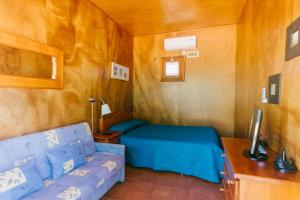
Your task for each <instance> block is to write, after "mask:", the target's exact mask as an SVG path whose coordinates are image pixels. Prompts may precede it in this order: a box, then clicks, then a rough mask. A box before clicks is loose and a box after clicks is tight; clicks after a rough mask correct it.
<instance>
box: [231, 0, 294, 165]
mask: <svg viewBox="0 0 300 200" xmlns="http://www.w3.org/2000/svg"><path fill="white" fill-rule="evenodd" d="M299 16H300V1H298V0H280V1H278V0H268V1H260V0H249V1H248V3H247V5H246V7H245V9H244V11H243V13H242V16H241V19H240V22H239V25H238V28H237V70H236V78H237V80H236V115H235V118H236V123H235V133H236V136H240V137H245V136H246V135H247V131H248V127H249V120H250V114H251V111H252V110H253V108H255V107H261V108H263V110H264V118H263V125H262V134H264V135H265V136H266V137H267V138H268V140H269V142H270V143H271V144H272V147H274V149H277V148H278V145H277V144H278V142H276V141H278V140H280V141H282V142H283V143H284V145H285V147H286V148H287V150H288V153H289V154H290V155H291V156H292V157H293V158H294V159H296V160H297V164H298V166H300V84H299V77H300V57H297V58H295V59H293V60H291V61H288V62H285V58H284V57H285V37H286V27H287V26H288V25H289V24H290V23H291V22H292V21H293V20H295V19H296V18H298V17H299ZM276 73H281V74H282V79H283V80H282V95H281V103H280V105H271V104H262V103H261V89H262V87H267V83H268V76H270V75H273V74H276Z"/></svg>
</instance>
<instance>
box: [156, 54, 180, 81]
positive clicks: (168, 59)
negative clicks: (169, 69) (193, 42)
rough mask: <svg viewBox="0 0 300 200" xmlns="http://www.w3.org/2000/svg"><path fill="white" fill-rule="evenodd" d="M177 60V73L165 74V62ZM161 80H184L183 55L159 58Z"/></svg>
mask: <svg viewBox="0 0 300 200" xmlns="http://www.w3.org/2000/svg"><path fill="white" fill-rule="evenodd" d="M167 62H179V75H178V76H167V75H166V63H167ZM160 81H161V82H180V81H185V56H169V57H162V58H161V80H160Z"/></svg>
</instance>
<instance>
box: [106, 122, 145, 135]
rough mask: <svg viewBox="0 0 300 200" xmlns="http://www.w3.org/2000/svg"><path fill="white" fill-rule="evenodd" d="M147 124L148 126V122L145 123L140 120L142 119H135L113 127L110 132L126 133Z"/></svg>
mask: <svg viewBox="0 0 300 200" xmlns="http://www.w3.org/2000/svg"><path fill="white" fill-rule="evenodd" d="M145 124H148V122H147V121H144V120H140V119H134V120H129V121H126V122H122V123H119V124H116V125H114V126H112V127H111V128H110V129H109V130H110V131H121V132H123V133H124V132H127V131H130V130H133V129H135V128H138V127H140V126H142V125H145Z"/></svg>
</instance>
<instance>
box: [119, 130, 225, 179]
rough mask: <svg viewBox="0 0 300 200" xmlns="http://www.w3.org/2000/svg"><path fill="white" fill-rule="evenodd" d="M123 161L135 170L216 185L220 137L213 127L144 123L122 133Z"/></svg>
mask: <svg viewBox="0 0 300 200" xmlns="http://www.w3.org/2000/svg"><path fill="white" fill-rule="evenodd" d="M121 143H122V144H124V145H125V146H126V161H127V163H129V164H131V165H133V166H135V167H146V168H151V169H153V170H159V171H173V172H178V173H182V174H185V175H192V176H196V177H199V178H201V179H204V180H207V181H210V182H214V183H219V182H220V179H221V178H222V175H221V171H222V170H223V162H224V160H223V157H222V154H223V150H222V148H221V146H220V137H219V136H218V134H217V133H216V132H215V130H214V129H213V128H210V127H197V126H166V125H153V124H145V125H142V126H140V127H137V128H135V129H133V130H130V131H127V132H125V133H124V134H123V135H122V137H121Z"/></svg>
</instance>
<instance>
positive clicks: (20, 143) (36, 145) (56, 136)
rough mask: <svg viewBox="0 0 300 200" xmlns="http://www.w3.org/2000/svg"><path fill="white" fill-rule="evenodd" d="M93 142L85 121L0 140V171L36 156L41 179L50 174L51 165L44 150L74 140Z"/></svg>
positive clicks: (84, 142)
mask: <svg viewBox="0 0 300 200" xmlns="http://www.w3.org/2000/svg"><path fill="white" fill-rule="evenodd" d="M78 139H79V140H80V142H81V143H82V144H83V145H84V144H91V143H92V144H93V143H94V139H93V136H92V133H91V130H90V127H89V124H88V123H87V122H83V123H79V124H75V125H71V126H65V127H61V128H56V129H51V130H47V131H42V132H37V133H33V134H29V135H25V136H20V137H15V138H11V139H7V140H1V141H0V171H4V170H7V169H10V168H13V167H15V166H18V165H21V164H22V163H24V162H26V161H27V160H28V159H33V158H36V163H37V167H38V169H39V171H40V174H41V176H42V177H43V179H47V178H49V177H50V176H51V167H50V163H49V161H48V158H47V156H46V154H45V152H46V151H47V150H49V149H54V148H57V147H60V146H62V145H65V144H69V143H71V142H73V141H75V140H78Z"/></svg>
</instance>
